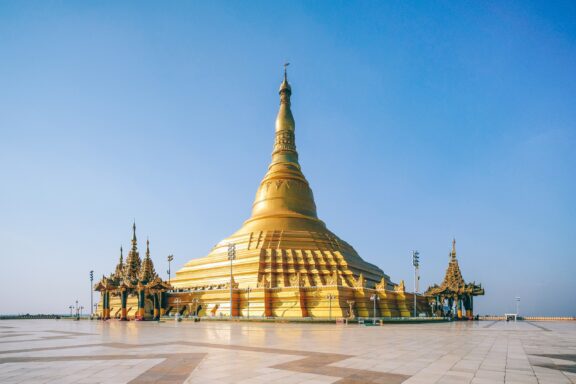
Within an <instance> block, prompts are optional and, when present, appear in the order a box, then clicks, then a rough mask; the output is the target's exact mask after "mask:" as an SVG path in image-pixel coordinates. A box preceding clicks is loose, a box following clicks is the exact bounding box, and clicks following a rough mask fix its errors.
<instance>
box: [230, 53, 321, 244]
mask: <svg viewBox="0 0 576 384" xmlns="http://www.w3.org/2000/svg"><path fill="white" fill-rule="evenodd" d="M287 66H288V63H286V64H285V65H284V78H283V79H282V83H281V84H280V89H279V90H278V93H279V95H280V107H279V109H278V115H277V116H276V123H275V139H274V149H273V151H272V161H271V162H270V165H269V166H268V172H266V175H265V176H264V178H263V179H262V181H261V183H260V187H259V188H258V191H257V192H256V198H255V199H254V204H253V205H252V216H251V217H250V218H249V219H248V220H247V221H246V222H245V223H244V226H243V227H242V228H241V229H240V230H239V232H240V233H245V232H252V231H260V230H271V229H276V226H277V225H278V223H279V222H282V226H283V227H284V229H288V228H293V229H300V230H307V231H313V232H325V231H326V226H325V224H324V223H323V222H322V221H321V220H319V219H318V215H317V213H316V203H315V202H314V195H313V193H312V189H311V188H310V185H309V184H308V181H307V180H306V177H304V174H303V173H302V170H301V168H300V164H299V163H298V152H297V151H296V139H295V134H294V131H295V128H296V123H295V122H294V116H292V111H291V109H290V106H291V102H290V97H291V95H292V87H291V86H290V83H289V82H288V72H287V69H286V68H287Z"/></svg>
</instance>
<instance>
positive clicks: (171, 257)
mask: <svg viewBox="0 0 576 384" xmlns="http://www.w3.org/2000/svg"><path fill="white" fill-rule="evenodd" d="M172 260H174V255H168V285H170V263H171V262H172Z"/></svg>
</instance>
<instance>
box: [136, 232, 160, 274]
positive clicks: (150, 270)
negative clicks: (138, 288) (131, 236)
mask: <svg viewBox="0 0 576 384" xmlns="http://www.w3.org/2000/svg"><path fill="white" fill-rule="evenodd" d="M156 276H157V274H156V271H155V270H154V263H153V262H152V259H151V258H150V240H149V239H146V256H145V257H144V260H143V261H142V268H141V269H140V281H141V282H142V283H144V284H146V283H148V282H150V281H152V280H154V279H155V278H156Z"/></svg>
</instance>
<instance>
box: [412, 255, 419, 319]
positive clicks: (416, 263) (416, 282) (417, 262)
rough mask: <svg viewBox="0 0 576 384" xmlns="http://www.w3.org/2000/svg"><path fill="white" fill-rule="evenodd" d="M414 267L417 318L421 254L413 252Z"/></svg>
mask: <svg viewBox="0 0 576 384" xmlns="http://www.w3.org/2000/svg"><path fill="white" fill-rule="evenodd" d="M412 265H413V266H414V317H416V294H417V293H418V280H419V277H418V269H419V267H420V252H418V251H412Z"/></svg>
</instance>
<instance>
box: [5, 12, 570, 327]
mask: <svg viewBox="0 0 576 384" xmlns="http://www.w3.org/2000/svg"><path fill="white" fill-rule="evenodd" d="M285 60H289V61H290V62H291V63H292V64H291V66H290V67H289V78H290V82H291V84H292V89H293V97H292V102H293V103H292V106H293V112H294V116H295V119H296V130H297V132H296V140H297V145H298V150H299V153H300V160H301V164H302V167H303V171H304V173H305V175H306V177H307V178H308V180H309V181H310V184H311V186H312V189H313V190H314V194H315V198H316V204H317V207H318V213H319V215H320V217H321V218H322V219H323V220H324V221H325V222H326V223H327V225H328V227H329V228H330V229H331V230H332V231H334V232H335V233H336V234H338V235H339V236H340V237H341V238H343V239H345V240H346V241H348V242H349V243H350V244H352V245H353V246H354V247H355V248H356V250H357V251H358V252H359V253H360V255H361V256H362V257H363V258H364V259H366V260H367V261H370V262H373V263H375V264H377V265H378V266H380V267H381V268H382V269H383V270H384V271H385V272H386V273H388V274H389V275H390V276H391V277H392V279H393V281H396V282H399V281H400V280H402V279H404V280H405V281H406V284H407V286H408V287H412V284H413V278H412V276H413V271H412V265H411V256H410V250H412V249H418V250H419V251H420V253H421V275H422V280H421V281H422V287H427V286H428V285H429V284H431V283H435V282H438V283H439V282H441V280H442V278H443V276H444V272H445V269H446V267H447V263H448V251H449V249H450V245H451V241H452V238H453V237H456V240H457V249H458V257H459V260H460V265H461V268H462V272H463V274H464V278H465V279H466V280H469V281H476V282H481V283H482V284H483V286H484V287H485V289H486V296H484V297H482V298H479V299H477V300H476V301H475V305H476V309H477V310H478V311H479V312H480V313H481V314H487V313H494V314H501V313H504V312H508V311H512V310H513V309H514V297H515V296H520V297H521V307H520V310H521V312H522V313H524V314H530V315H572V316H576V279H575V278H574V271H576V251H575V248H576V247H575V239H576V220H575V218H576V203H575V197H576V177H575V176H576V171H575V169H576V152H575V150H574V148H575V145H576V3H575V2H573V1H567V2H557V1H552V2H550V1H542V2H530V1H505V2H502V1H494V2H491V1H453V2H448V1H434V2H426V1H416V2H410V1H387V2H382V1H374V2H371V1H363V2H351V1H342V2H339V1H307V2H297V1H284V2H270V1H262V2H247V1H242V2H239V1H234V2H230V3H227V2H213V1H207V2H203V3H201V2H196V1H171V2H165V1H158V2H146V1H135V2H121V1H109V2H108V1H97V2H73V1H39V2H28V1H13V2H10V1H2V2H0V261H1V266H0V313H18V312H24V313H26V312H30V313H36V312H66V311H67V307H68V306H69V305H70V304H72V303H73V302H74V301H75V300H76V299H78V300H80V302H81V304H84V305H85V306H86V307H88V306H89V294H90V281H89V279H88V273H89V271H90V270H91V269H93V270H94V271H95V274H96V276H97V277H100V276H101V275H102V274H103V273H106V274H108V273H110V272H112V270H113V268H114V265H115V264H116V262H117V259H118V253H119V247H120V245H124V247H125V248H126V247H128V246H129V240H130V236H131V225H132V220H133V219H134V218H135V219H136V223H137V226H138V236H139V240H140V242H139V245H140V249H143V248H144V247H145V239H146V236H149V237H150V243H151V252H152V257H153V260H154V262H155V264H156V268H157V270H158V271H159V272H161V273H163V274H164V275H165V271H166V269H167V262H166V256H167V255H168V254H171V253H172V254H174V255H175V262H174V264H173V270H176V269H178V268H179V267H181V266H182V265H183V264H184V263H185V262H186V261H188V260H189V259H191V258H196V257H200V256H203V255H206V254H207V253H208V252H209V250H210V248H211V247H212V246H213V245H214V244H216V243H217V242H218V241H219V240H221V239H222V238H224V237H226V236H228V235H230V234H231V233H233V232H234V231H235V230H237V229H238V228H239V227H240V225H241V224H242V222H243V221H244V220H245V219H246V218H248V216H249V214H250V210H251V204H252V200H253V198H254V195H255V192H256V189H257V187H258V184H259V182H260V180H261V178H262V176H263V175H264V173H265V172H266V168H267V166H268V163H269V159H270V154H271V150H272V143H273V136H274V119H275V116H276V112H277V108H278V104H279V101H278V94H277V91H278V86H279V84H280V81H281V70H282V64H283V63H284V61H285Z"/></svg>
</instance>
